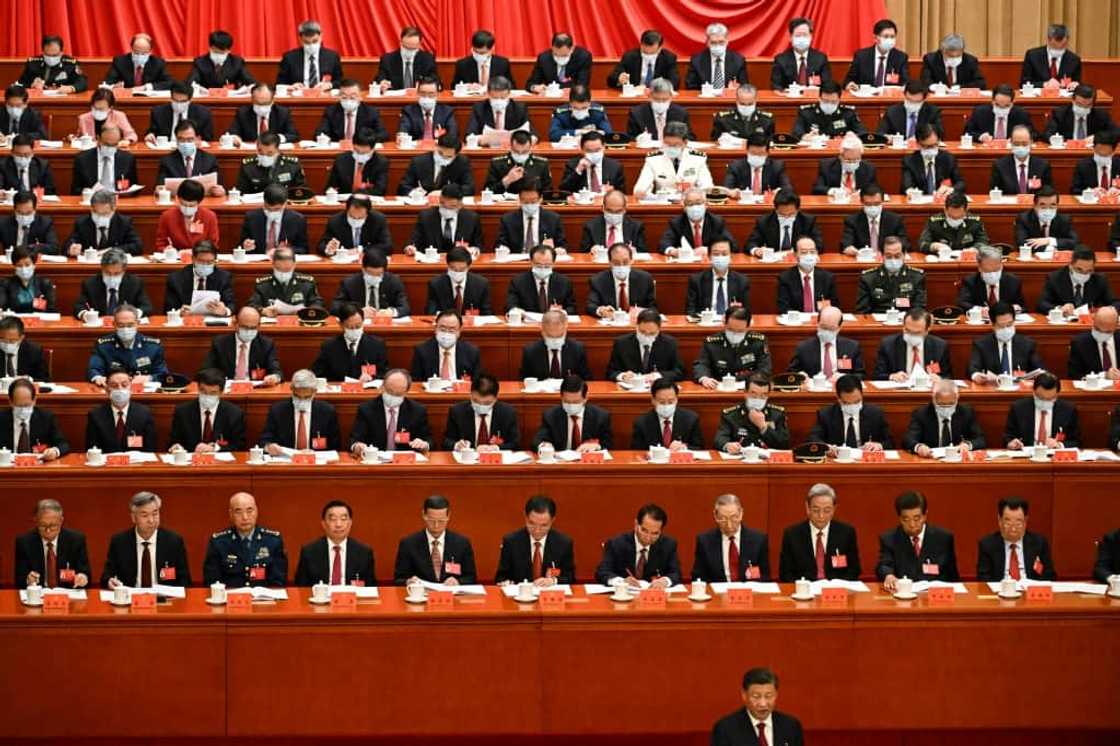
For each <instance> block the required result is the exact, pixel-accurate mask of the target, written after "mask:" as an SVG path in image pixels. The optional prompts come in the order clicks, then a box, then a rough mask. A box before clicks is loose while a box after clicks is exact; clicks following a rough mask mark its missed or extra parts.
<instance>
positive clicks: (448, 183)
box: [397, 133, 547, 245]
mask: <svg viewBox="0 0 1120 746" xmlns="http://www.w3.org/2000/svg"><path fill="white" fill-rule="evenodd" d="M520 134H522V135H524V134H525V133H520ZM435 146H436V147H435V149H434V150H432V151H430V152H428V153H422V154H420V155H418V156H416V157H414V158H413V159H412V160H410V161H409V162H408V168H407V169H406V170H405V172H404V176H403V177H401V183H400V184H398V185H397V194H399V195H400V196H402V197H406V196H408V195H409V194H412V193H413V192H415V191H416V190H418V189H419V190H421V191H423V192H427V193H428V194H437V195H438V194H440V193H442V192H443V190H445V189H454V190H455V192H456V193H457V194H459V195H461V196H464V197H469V196H471V195H473V194H474V191H475V184H474V170H473V169H472V167H471V162H470V159H469V158H467V157H466V156H465V155H463V154H462V153H461V152H460V150H461V149H462V143H460V142H459V141H458V140H457V139H456V138H455V137H454V136H453V135H450V134H446V133H445V134H442V135H440V136H439V139H438V140H436V142H435ZM536 160H537V161H543V162H545V163H547V161H544V159H536ZM480 243H481V241H479V242H478V243H476V244H474V245H479V244H480Z"/></svg>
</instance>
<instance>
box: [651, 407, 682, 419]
mask: <svg viewBox="0 0 1120 746" xmlns="http://www.w3.org/2000/svg"><path fill="white" fill-rule="evenodd" d="M654 408H655V409H656V410H657V416H658V417H660V418H661V419H663V420H671V419H673V415H674V414H676V412H677V405H676V404H675V403H673V404H658V405H657V406H656V407H654Z"/></svg>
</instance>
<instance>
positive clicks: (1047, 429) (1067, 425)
mask: <svg viewBox="0 0 1120 746" xmlns="http://www.w3.org/2000/svg"><path fill="white" fill-rule="evenodd" d="M1061 389H1062V382H1061V381H1059V380H1058V377H1057V376H1055V375H1053V374H1051V373H1042V374H1041V375H1039V376H1037V377H1036V378H1035V379H1034V396H1031V397H1026V398H1023V399H1019V400H1018V401H1016V402H1015V403H1014V404H1012V405H1011V407H1010V408H1009V409H1008V410H1007V424H1006V425H1005V426H1004V430H1003V444H1004V447H1005V448H1007V449H1008V450H1012V451H1019V450H1022V449H1023V448H1028V447H1030V446H1035V445H1039V446H1041V445H1045V446H1046V447H1047V448H1077V447H1078V446H1080V445H1081V426H1080V425H1079V424H1078V417H1077V407H1075V406H1074V405H1072V404H1070V403H1069V402H1068V401H1066V400H1065V399H1060V398H1058V393H1059V392H1060V391H1061Z"/></svg>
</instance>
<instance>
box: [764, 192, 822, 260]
mask: <svg viewBox="0 0 1120 746" xmlns="http://www.w3.org/2000/svg"><path fill="white" fill-rule="evenodd" d="M804 236H808V237H809V238H811V239H813V244H814V245H816V246H823V245H824V238H822V237H821V229H820V227H819V226H818V225H817V219H816V218H814V217H813V216H812V215H809V214H808V213H804V212H801V198H800V197H799V196H797V193H796V192H793V191H787V190H785V189H782V190H780V191H779V192H778V193H777V194H775V195H774V210H773V212H769V213H767V214H766V215H762V216H760V217H758V218H757V219H756V220H755V223H754V229H753V230H752V231H751V235H750V237H749V238H748V239H747V245H746V247H745V249H746V250H747V251H749V252H750V253H751V255H752V256H756V257H758V256H762V249H763V247H769V248H771V249H773V250H774V251H790V250H792V249H793V247H794V245H795V244H796V243H797V241H798V239H800V238H802V237H804Z"/></svg>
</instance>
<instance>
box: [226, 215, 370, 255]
mask: <svg viewBox="0 0 1120 746" xmlns="http://www.w3.org/2000/svg"><path fill="white" fill-rule="evenodd" d="M340 214H341V215H342V222H343V224H345V222H346V215H345V213H340ZM369 214H370V218H371V219H372V218H373V216H374V215H376V214H377V213H376V212H375V211H373V210H371V211H370V213H369ZM337 217H338V216H337V215H332V216H331V220H334V219H335V218H337ZM382 220H384V218H382ZM369 222H370V221H369V220H367V221H366V225H367V226H368V225H369ZM327 223H328V224H329V223H330V220H328V221H327ZM267 230H268V217H267V216H266V215H265V214H264V208H263V207H258V208H256V209H253V210H250V211H249V212H247V213H245V217H244V218H243V219H242V220H241V236H240V237H239V238H238V239H237V244H238V245H239V246H240V245H241V244H243V243H244V242H245V239H247V238H251V239H253V242H254V243H255V244H256V246H255V247H254V248H253V251H252V253H254V254H263V253H265V251H266V249H267V246H268V234H267ZM362 230H365V228H363V229H362ZM346 232H347V233H349V232H350V229H349V226H347V229H346ZM285 241H287V242H288V245H289V246H291V247H292V251H294V252H295V253H297V254H306V253H308V250H309V249H308V247H309V246H310V243H309V242H308V239H307V218H305V217H304V216H303V215H301V214H300V213H299V212H297V211H296V210H284V214H283V215H282V216H281V217H280V231H279V233H278V234H277V236H276V242H277V243H278V244H280V243H283V242H285ZM346 243H347V244H349V243H350V241H347V242H346Z"/></svg>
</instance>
